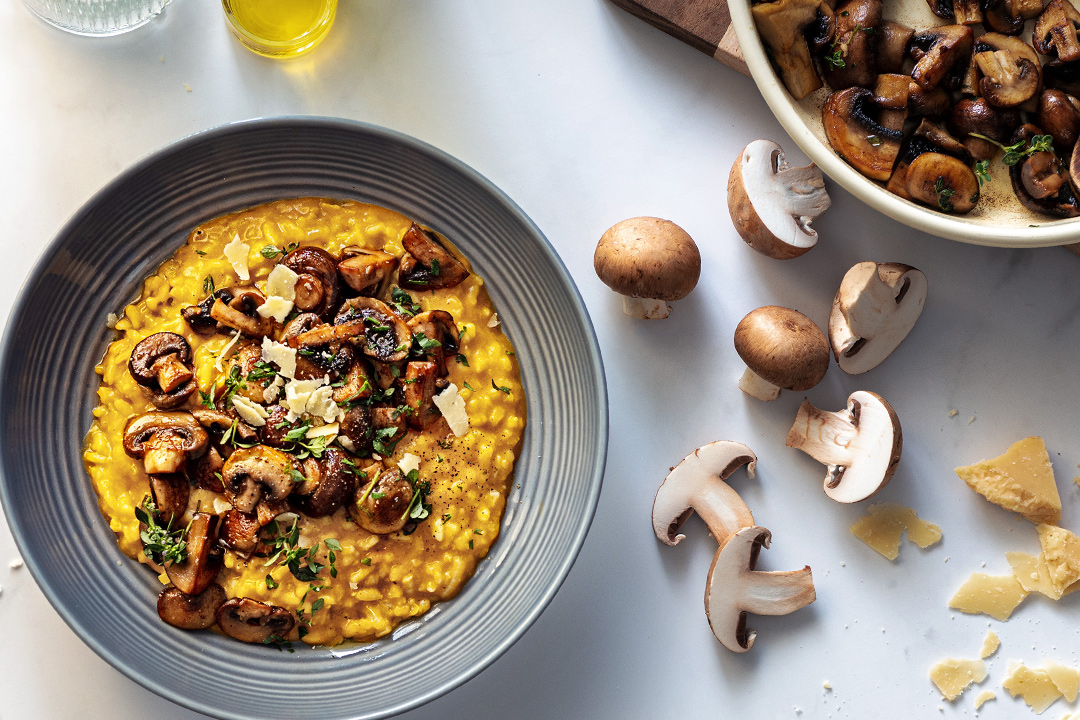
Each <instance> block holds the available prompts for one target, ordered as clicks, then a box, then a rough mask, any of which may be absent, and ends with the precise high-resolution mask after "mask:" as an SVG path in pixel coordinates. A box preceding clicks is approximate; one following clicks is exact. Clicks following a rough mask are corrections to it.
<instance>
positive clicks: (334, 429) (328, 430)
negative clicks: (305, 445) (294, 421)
mask: <svg viewBox="0 0 1080 720" xmlns="http://www.w3.org/2000/svg"><path fill="white" fill-rule="evenodd" d="M339 429H340V427H339V426H338V424H337V423H327V424H326V425H320V426H319V427H313V428H311V429H310V430H308V431H307V432H306V433H304V437H306V438H317V437H323V436H325V435H337V434H338V430H339Z"/></svg>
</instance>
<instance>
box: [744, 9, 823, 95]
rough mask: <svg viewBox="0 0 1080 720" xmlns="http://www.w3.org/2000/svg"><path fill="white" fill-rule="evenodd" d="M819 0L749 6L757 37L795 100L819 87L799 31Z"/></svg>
mask: <svg viewBox="0 0 1080 720" xmlns="http://www.w3.org/2000/svg"><path fill="white" fill-rule="evenodd" d="M820 4H821V0H775V1H774V2H763V3H757V4H756V5H752V6H751V7H750V10H751V12H752V13H753V15H754V22H755V24H756V25H757V29H758V32H759V33H760V34H761V39H762V40H763V41H764V43H765V45H766V46H767V47H768V49H769V50H770V53H769V55H770V57H771V58H772V61H773V62H774V63H775V64H776V68H777V70H778V71H779V75H780V79H781V80H783V81H784V87H786V88H787V90H788V92H789V93H791V96H792V97H793V98H794V99H796V100H802V99H803V98H804V97H806V96H807V95H809V94H810V93H812V92H814V91H815V90H817V89H818V88H820V87H821V78H819V77H818V74H817V70H815V69H814V60H813V58H811V57H810V48H809V46H808V45H807V43H806V36H805V35H804V34H803V30H805V29H806V28H807V27H808V26H809V25H811V24H812V23H813V22H814V21H815V19H816V18H817V9H818V6H819V5H820Z"/></svg>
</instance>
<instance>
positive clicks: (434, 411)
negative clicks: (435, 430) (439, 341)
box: [404, 362, 442, 430]
mask: <svg viewBox="0 0 1080 720" xmlns="http://www.w3.org/2000/svg"><path fill="white" fill-rule="evenodd" d="M437 378H438V369H437V367H436V366H435V363H430V362H410V363H409V364H408V365H406V366H405V392H404V395H405V404H406V405H408V406H409V408H410V412H409V413H408V420H407V422H408V423H409V427H412V428H415V429H417V430H425V429H427V428H428V427H430V426H431V425H432V424H434V423H436V422H438V421H439V418H441V417H442V413H441V412H439V408H437V407H435V401H434V397H435V392H436V379H437Z"/></svg>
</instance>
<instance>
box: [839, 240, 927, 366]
mask: <svg viewBox="0 0 1080 720" xmlns="http://www.w3.org/2000/svg"><path fill="white" fill-rule="evenodd" d="M925 303H926V275H924V274H923V273H922V271H921V270H916V269H915V268H913V267H911V266H910V265H902V264H900V263H876V262H872V261H867V262H861V263H858V264H856V265H855V266H853V267H852V268H851V269H850V270H848V271H847V272H846V273H845V274H844V279H843V280H842V281H841V282H840V289H839V290H838V291H837V292H836V297H835V298H834V299H833V305H832V311H831V312H830V313H829V343H830V344H831V345H832V349H833V354H834V355H835V356H836V363H837V365H839V366H840V369H841V370H843V371H844V372H846V373H848V374H849V375H858V374H859V373H864V372H866V371H868V370H871V369H873V368H875V367H877V366H878V365H880V364H881V362H882V361H883V360H884V359H885V358H887V357H888V356H889V354H890V353H892V351H893V350H895V349H896V347H897V346H898V345H899V344H900V343H901V342H903V340H904V338H906V337H907V336H908V333H910V332H911V329H912V328H913V327H914V326H915V321H916V320H918V319H919V315H921V314H922V310H923V305H924V304H925Z"/></svg>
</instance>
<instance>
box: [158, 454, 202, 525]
mask: <svg viewBox="0 0 1080 720" xmlns="http://www.w3.org/2000/svg"><path fill="white" fill-rule="evenodd" d="M204 457H205V456H204ZM150 495H151V497H153V498H154V507H156V508H157V509H158V512H159V513H160V514H161V518H162V520H163V521H164V522H166V523H171V524H176V525H178V524H179V523H180V516H181V515H183V514H184V513H185V512H186V511H187V506H188V498H189V497H190V496H191V487H190V486H189V485H188V481H187V478H186V477H184V474H183V473H152V474H151V475H150Z"/></svg>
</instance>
